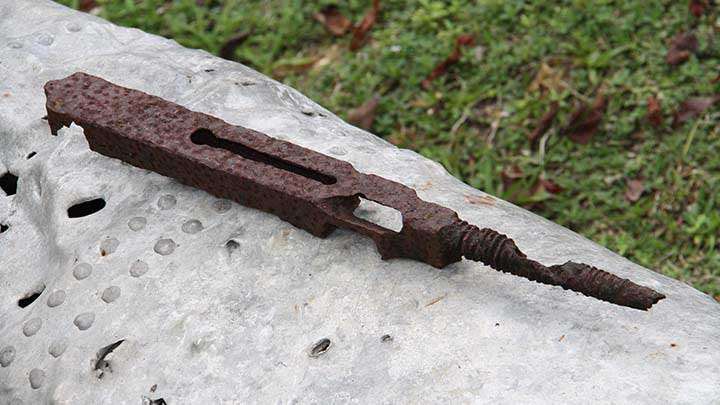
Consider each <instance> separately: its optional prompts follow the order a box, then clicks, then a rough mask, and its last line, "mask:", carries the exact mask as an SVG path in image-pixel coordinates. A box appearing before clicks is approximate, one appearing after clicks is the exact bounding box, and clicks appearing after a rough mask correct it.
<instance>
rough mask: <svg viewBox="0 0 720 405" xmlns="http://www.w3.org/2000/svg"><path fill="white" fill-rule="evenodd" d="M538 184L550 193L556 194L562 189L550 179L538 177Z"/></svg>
mask: <svg viewBox="0 0 720 405" xmlns="http://www.w3.org/2000/svg"><path fill="white" fill-rule="evenodd" d="M539 185H540V186H541V187H542V188H544V189H545V191H547V192H548V193H550V194H558V193H561V192H562V191H563V188H562V187H560V185H559V184H557V183H555V182H554V181H552V180H548V179H540V181H539Z"/></svg>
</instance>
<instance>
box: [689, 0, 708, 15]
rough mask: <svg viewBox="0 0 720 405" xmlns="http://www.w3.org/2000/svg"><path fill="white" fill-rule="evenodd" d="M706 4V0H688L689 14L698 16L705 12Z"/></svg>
mask: <svg viewBox="0 0 720 405" xmlns="http://www.w3.org/2000/svg"><path fill="white" fill-rule="evenodd" d="M707 5H708V4H707V0H690V4H689V5H688V8H689V9H690V14H692V15H693V16H695V18H700V17H702V15H703V14H705V7H707Z"/></svg>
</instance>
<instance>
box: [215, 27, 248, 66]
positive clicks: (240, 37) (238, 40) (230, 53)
mask: <svg viewBox="0 0 720 405" xmlns="http://www.w3.org/2000/svg"><path fill="white" fill-rule="evenodd" d="M249 37H250V31H245V32H241V33H240V34H237V35H235V36H232V37H230V38H229V39H228V40H227V41H225V43H224V44H223V46H222V47H221V48H220V52H218V55H219V56H220V57H221V58H223V59H227V60H235V50H236V49H238V48H239V47H240V45H242V44H243V42H245V41H246V40H247V39H248V38H249Z"/></svg>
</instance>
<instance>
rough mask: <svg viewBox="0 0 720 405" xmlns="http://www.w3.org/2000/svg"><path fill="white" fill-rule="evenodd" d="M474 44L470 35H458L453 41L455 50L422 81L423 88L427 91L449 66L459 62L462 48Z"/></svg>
mask: <svg viewBox="0 0 720 405" xmlns="http://www.w3.org/2000/svg"><path fill="white" fill-rule="evenodd" d="M474 43H475V39H474V38H473V37H472V35H460V36H459V37H458V38H457V39H456V40H455V48H454V49H453V51H452V53H451V54H450V56H448V57H447V58H446V59H445V60H444V61H442V62H440V64H438V65H437V66H435V69H433V71H432V72H430V74H429V75H428V76H427V77H426V78H425V79H424V80H423V81H422V86H423V88H425V89H429V88H430V83H431V82H432V81H433V80H435V79H436V78H438V77H439V76H441V75H443V74H445V72H446V71H447V70H448V68H449V67H450V66H452V65H454V64H456V63H458V62H459V61H460V58H461V57H462V48H463V47H464V46H468V45H472V44H474Z"/></svg>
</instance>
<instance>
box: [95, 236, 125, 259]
mask: <svg viewBox="0 0 720 405" xmlns="http://www.w3.org/2000/svg"><path fill="white" fill-rule="evenodd" d="M118 246H120V241H119V240H117V239H116V238H105V239H104V240H103V241H102V242H100V255H101V256H108V255H111V254H113V253H115V251H116V250H117V248H118Z"/></svg>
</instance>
